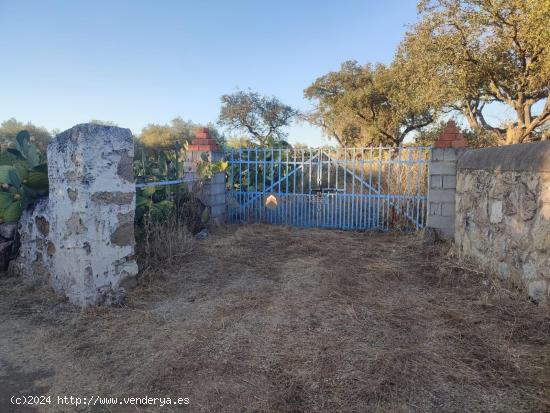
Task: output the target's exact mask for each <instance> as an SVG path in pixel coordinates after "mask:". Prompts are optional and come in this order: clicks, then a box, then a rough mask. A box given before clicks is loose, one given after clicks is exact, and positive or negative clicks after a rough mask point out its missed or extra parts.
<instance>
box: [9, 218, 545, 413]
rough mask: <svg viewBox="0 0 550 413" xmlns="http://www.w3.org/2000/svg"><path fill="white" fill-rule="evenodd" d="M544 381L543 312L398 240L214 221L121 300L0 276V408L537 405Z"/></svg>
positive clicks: (524, 408) (517, 408)
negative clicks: (165, 401)
mask: <svg viewBox="0 0 550 413" xmlns="http://www.w3.org/2000/svg"><path fill="white" fill-rule="evenodd" d="M548 389H550V316H549V313H548V311H547V310H544V309H541V308H538V307H537V306H535V305H534V304H531V303H530V302H528V301H526V300H524V299H523V298H520V297H519V295H518V294H517V293H515V292H509V291H507V290H504V289H502V288H501V287H499V286H498V285H496V284H494V283H493V282H492V281H490V280H489V279H487V278H486V277H484V276H480V275H479V274H476V273H473V272H468V271H463V270H460V269H456V268H453V266H452V265H451V264H450V263H449V260H446V259H445V258H444V257H443V256H442V255H441V251H440V250H438V249H437V248H426V247H422V246H421V244H420V242H419V241H418V239H416V238H415V237H414V236H412V235H411V236H405V235H395V234H376V233H353V232H340V231H325V230H299V229H290V228H281V227H269V226H260V225H252V226H248V227H229V228H224V229H221V230H218V231H217V232H216V233H215V234H213V235H212V236H210V237H209V238H207V239H206V240H204V241H200V242H196V243H195V244H194V245H192V251H191V252H190V253H189V254H187V255H186V256H184V257H182V260H181V263H179V265H178V266H177V267H176V268H172V269H167V270H163V271H156V272H155V276H154V277H153V280H152V281H150V282H147V283H145V284H144V285H142V286H141V287H140V288H138V289H137V290H136V291H135V292H133V293H132V295H131V297H130V300H129V303H128V306H127V307H126V308H121V309H99V310H97V309H96V310H88V311H80V310H78V309H76V308H75V307H73V306H71V305H70V304H68V303H66V302H64V301H62V300H60V299H59V298H58V297H57V296H55V295H53V294H52V293H50V292H48V291H47V290H45V289H31V288H28V287H23V286H22V285H21V284H20V283H19V281H18V280H2V281H0V411H2V412H4V411H7V412H8V411H9V412H11V411H14V412H19V411H20V412H23V411H40V412H41V411H46V412H59V411H67V412H73V411H82V412H88V411H89V412H133V411H139V412H148V411H190V412H191V411H193V412H195V411H197V412H219V411H227V412H235V411H251V412H252V411H255V412H258V411H262V412H263V411H269V412H309V411H322V412H333V411H342V412H366V411H368V412H413V411H415V412H416V411H425V412H462V411H491V412H543V411H548V410H549V409H550V391H549V390H548ZM12 394H50V395H52V396H57V395H63V396H64V395H68V396H70V395H73V396H75V397H76V396H78V397H89V396H91V395H98V396H102V397H144V396H150V397H161V396H162V397H166V396H169V397H171V398H172V399H176V398H177V397H188V398H189V400H190V404H189V405H188V406H178V407H173V406H171V407H170V406H165V407H164V408H160V407H151V406H140V407H139V408H136V407H128V406H121V405H118V406H109V407H107V406H80V407H79V408H78V409H76V408H75V407H74V406H65V407H63V406H59V405H57V404H52V405H51V406H49V407H48V406H42V407H40V408H38V409H35V410H33V409H26V410H23V409H19V410H17V409H15V408H14V407H13V406H11V405H9V404H7V403H8V401H7V398H9V397H10V396H11V395H12Z"/></svg>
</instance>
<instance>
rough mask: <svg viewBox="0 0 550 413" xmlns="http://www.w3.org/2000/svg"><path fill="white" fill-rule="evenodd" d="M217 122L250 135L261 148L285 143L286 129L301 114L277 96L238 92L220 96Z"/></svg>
mask: <svg viewBox="0 0 550 413" xmlns="http://www.w3.org/2000/svg"><path fill="white" fill-rule="evenodd" d="M221 102H222V107H221V110H220V116H219V121H218V123H219V124H220V125H221V126H224V127H227V128H228V129H229V130H231V131H237V132H241V133H245V134H247V135H248V136H249V137H250V138H251V140H252V141H254V142H256V143H258V144H260V145H273V144H276V143H280V142H281V141H283V140H284V139H285V138H286V136H287V132H286V128H287V127H288V126H290V125H291V124H292V122H293V121H294V120H295V119H296V118H297V116H298V111H297V110H296V109H293V108H292V107H290V106H288V105H285V104H283V103H281V101H279V99H277V98H276V97H267V96H262V95H260V94H258V93H256V92H252V91H246V92H245V91H237V92H235V93H232V94H229V95H223V96H222V97H221Z"/></svg>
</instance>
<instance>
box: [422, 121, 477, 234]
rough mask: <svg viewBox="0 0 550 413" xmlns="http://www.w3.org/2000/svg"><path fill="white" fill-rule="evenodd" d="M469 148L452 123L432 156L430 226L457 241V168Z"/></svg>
mask: <svg viewBox="0 0 550 413" xmlns="http://www.w3.org/2000/svg"><path fill="white" fill-rule="evenodd" d="M467 145H468V144H467V142H466V140H465V139H464V136H462V134H461V133H460V131H459V130H458V129H457V127H456V123H455V122H454V121H452V120H451V121H449V122H448V123H447V126H446V127H445V129H444V130H443V132H442V133H441V135H440V136H439V138H438V140H437V142H436V143H435V144H434V145H433V147H432V150H431V154H430V166H429V176H428V222H427V225H426V226H427V227H428V228H433V229H434V230H435V231H436V233H437V234H438V235H439V236H440V237H442V238H445V239H451V240H452V239H453V238H454V232H455V194H456V165H457V162H458V159H459V158H460V156H462V154H463V153H464V152H465V151H466V147H467Z"/></svg>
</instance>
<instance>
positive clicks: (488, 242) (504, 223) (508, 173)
mask: <svg viewBox="0 0 550 413" xmlns="http://www.w3.org/2000/svg"><path fill="white" fill-rule="evenodd" d="M457 171H458V175H457V194H456V201H457V205H456V214H457V215H456V231H455V242H456V245H457V247H458V250H459V252H460V254H461V255H463V256H470V257H474V258H476V259H477V260H478V261H479V262H480V263H481V264H482V265H483V266H484V267H485V268H487V269H488V270H489V271H491V272H493V273H495V274H497V275H498V277H499V278H501V279H503V280H508V279H509V280H512V281H514V282H516V283H518V284H522V285H524V286H525V287H526V290H527V291H528V294H529V296H530V297H531V298H532V299H533V300H535V301H548V300H549V298H550V142H536V143H529V144H521V145H509V146H503V147H498V148H486V149H478V150H469V151H467V152H466V153H465V154H464V155H463V156H462V157H461V158H460V160H459V161H458V164H457Z"/></svg>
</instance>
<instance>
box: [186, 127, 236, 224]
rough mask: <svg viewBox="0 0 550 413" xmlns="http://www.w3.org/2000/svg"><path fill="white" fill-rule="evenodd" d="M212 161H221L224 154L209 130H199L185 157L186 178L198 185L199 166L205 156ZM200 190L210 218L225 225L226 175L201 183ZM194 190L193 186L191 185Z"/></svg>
mask: <svg viewBox="0 0 550 413" xmlns="http://www.w3.org/2000/svg"><path fill="white" fill-rule="evenodd" d="M204 155H206V157H207V158H208V159H209V160H211V161H214V162H215V161H219V160H221V159H222V157H223V152H222V150H221V148H220V147H219V145H218V143H217V142H216V140H215V139H212V138H211V137H210V132H209V130H208V128H199V129H198V130H197V134H196V138H195V139H194V140H193V142H192V143H191V145H189V146H188V148H187V152H186V155H185V164H184V171H185V177H186V178H188V179H191V180H195V181H196V183H195V185H197V184H198V183H199V181H200V177H199V176H198V174H197V165H198V164H199V162H201V161H202V158H203V156H204ZM200 184H201V187H200V188H199V190H198V193H197V196H198V198H199V199H200V200H201V201H202V202H203V203H204V204H205V205H206V206H208V207H209V208H210V218H211V220H212V222H214V223H216V224H223V223H225V214H226V206H225V205H226V195H225V173H223V172H220V173H216V174H214V176H213V177H212V179H210V180H208V181H204V182H201V183H200ZM190 187H191V188H193V184H191V185H190Z"/></svg>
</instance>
